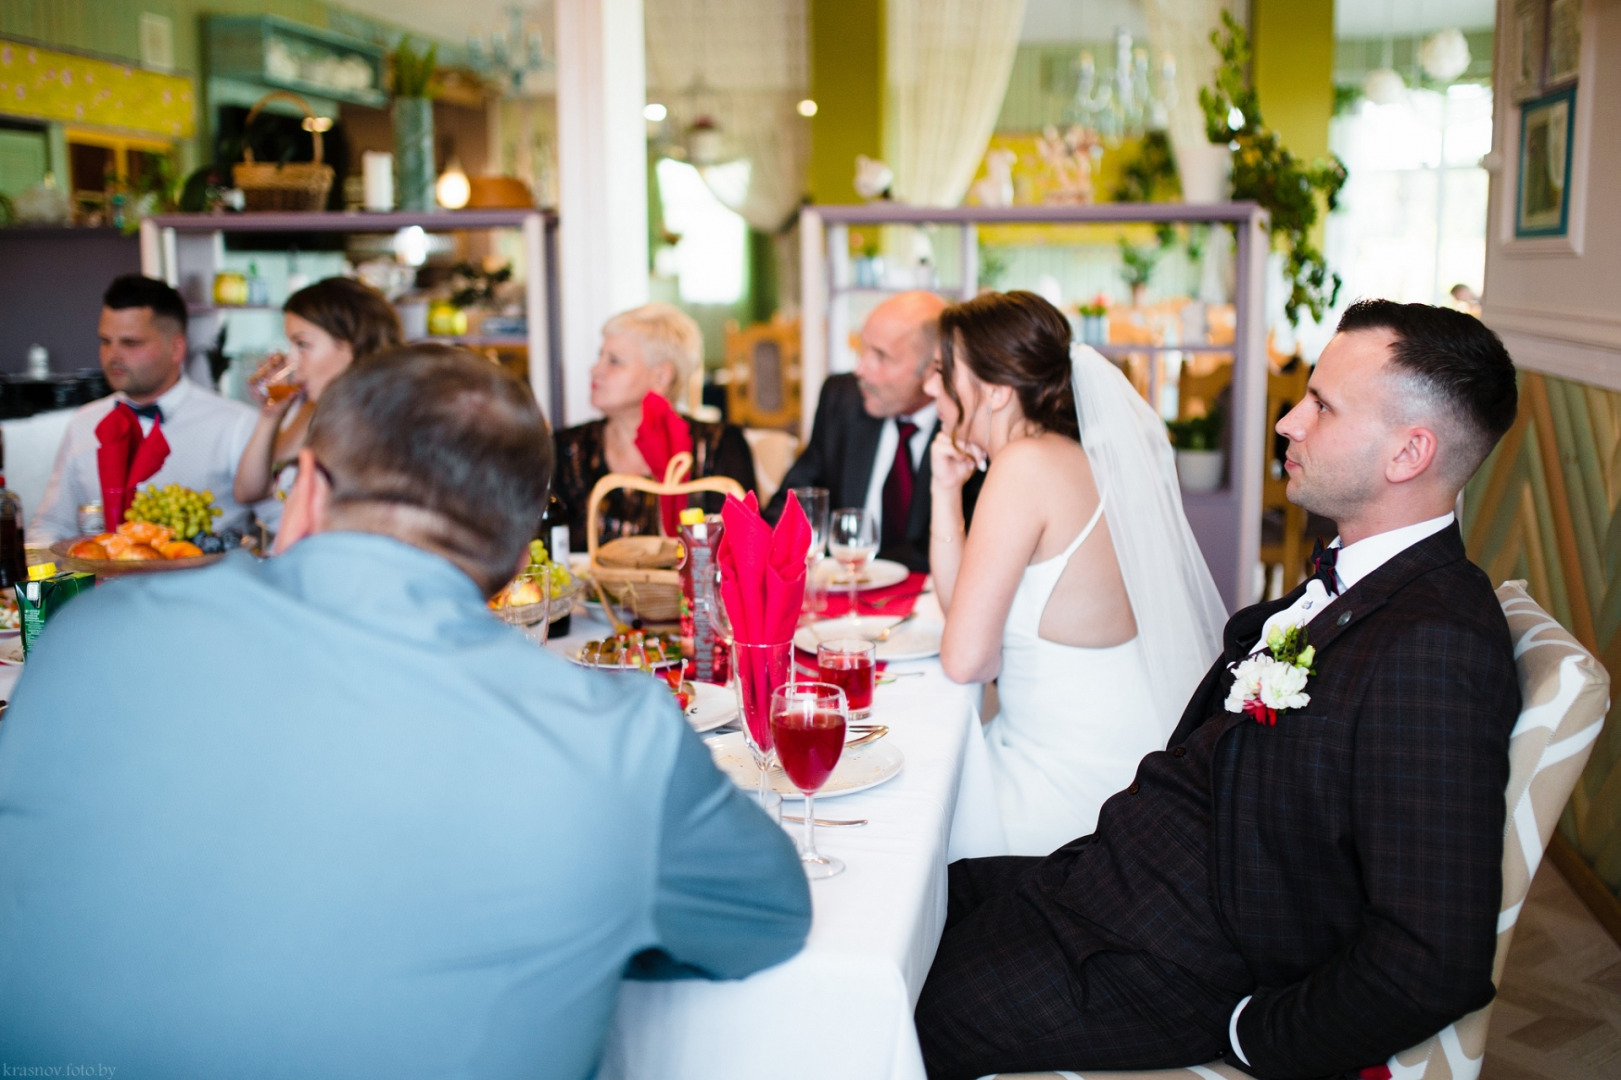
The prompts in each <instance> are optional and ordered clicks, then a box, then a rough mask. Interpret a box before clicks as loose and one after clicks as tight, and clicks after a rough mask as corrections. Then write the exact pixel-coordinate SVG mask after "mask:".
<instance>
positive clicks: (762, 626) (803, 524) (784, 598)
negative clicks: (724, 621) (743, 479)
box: [716, 491, 811, 645]
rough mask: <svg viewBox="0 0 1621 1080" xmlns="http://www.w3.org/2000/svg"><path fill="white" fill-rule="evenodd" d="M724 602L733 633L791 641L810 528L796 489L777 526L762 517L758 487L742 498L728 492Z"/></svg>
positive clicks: (758, 640)
mask: <svg viewBox="0 0 1621 1080" xmlns="http://www.w3.org/2000/svg"><path fill="white" fill-rule="evenodd" d="M721 519H722V520H723V521H724V522H725V523H726V531H725V532H724V533H722V534H721V540H720V550H719V551H718V552H717V553H716V561H717V562H719V563H720V590H721V602H722V603H724V604H725V605H726V614H727V616H728V617H729V618H730V619H731V621H732V636H733V638H734V639H735V640H736V641H737V642H738V643H739V644H743V645H779V644H782V643H784V642H787V641H792V640H793V637H794V628H795V626H796V625H797V624H798V622H799V608H800V605H801V604H803V603H804V600H805V553H806V552H807V551H809V550H810V539H811V528H810V522H809V521H808V520H806V518H805V511H804V510H802V509H800V506H799V500H798V499H796V498H795V497H794V493H793V492H791V491H790V492H789V493H788V504H787V506H785V507H784V508H783V511H782V517H781V518H779V519H778V520H777V527H776V529H774V530H773V529H772V528H771V526H769V525H767V524H766V523H765V519H764V518H762V517H761V516H760V504H759V503H758V502H757V501H756V500H755V498H754V492H752V491H751V492H749V493H748V495H747V496H746V497H745V498H744V499H743V500H741V501H739V500H738V499H736V498H735V497H733V496H731V495H728V496H726V505H725V506H724V507H723V508H722V509H721Z"/></svg>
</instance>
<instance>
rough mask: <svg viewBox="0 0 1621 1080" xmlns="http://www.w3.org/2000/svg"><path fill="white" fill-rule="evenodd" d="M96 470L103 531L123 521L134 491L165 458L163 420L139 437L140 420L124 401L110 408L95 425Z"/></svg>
mask: <svg viewBox="0 0 1621 1080" xmlns="http://www.w3.org/2000/svg"><path fill="white" fill-rule="evenodd" d="M96 439H97V441H98V442H99V443H100V445H99V446H97V447H96V471H97V473H98V474H99V476H100V479H101V507H102V512H103V514H104V516H105V519H106V522H107V526H106V527H107V531H108V532H111V531H112V530H113V529H116V528H117V527H118V526H119V524H120V523H122V522H123V520H124V511H125V510H127V509H129V504H130V502H131V501H132V500H133V499H134V497H135V488H136V485H138V484H139V483H140V482H141V481H142V480H147V479H150V478H151V477H152V476H153V475H154V474H155V473H156V472H157V471H158V470H159V469H161V468H162V467H163V462H164V461H165V459H167V458H168V456H169V440H168V439H165V438H164V437H163V421H161V420H155V421H153V423H152V430H151V431H150V432H148V433H147V434H145V435H142V434H141V420H140V417H138V416H136V415H135V410H134V409H132V408H130V407H129V405H127V404H126V403H124V402H122V401H121V402H119V403H118V404H117V405H114V406H113V411H112V412H110V413H108V414H107V415H106V416H105V417H104V418H103V419H102V421H101V423H99V424H97V425H96Z"/></svg>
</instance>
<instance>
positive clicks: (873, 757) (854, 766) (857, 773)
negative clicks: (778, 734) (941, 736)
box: [705, 731, 906, 799]
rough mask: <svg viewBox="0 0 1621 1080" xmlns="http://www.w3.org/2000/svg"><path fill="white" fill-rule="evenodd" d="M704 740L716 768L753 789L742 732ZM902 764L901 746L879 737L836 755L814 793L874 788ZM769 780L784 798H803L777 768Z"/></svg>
mask: <svg viewBox="0 0 1621 1080" xmlns="http://www.w3.org/2000/svg"><path fill="white" fill-rule="evenodd" d="M705 741H706V742H707V743H708V744H709V752H710V754H711V755H713V756H714V759H715V767H716V768H718V769H719V770H720V771H721V772H723V773H725V774H726V775H727V776H730V777H731V778H732V783H734V784H736V785H737V786H738V787H740V788H742V789H743V790H744V791H753V790H755V788H757V787H758V786H759V783H760V771H759V770H758V769H756V768H755V767H754V757H753V755H751V754H750V753H749V748H748V745H747V744H746V743H745V742H744V741H743V733H742V732H741V731H734V732H732V733H730V734H728V735H721V736H718V737H716V738H713V739H706V740H705ZM905 764H906V755H904V754H902V753H901V748H900V747H899V746H896V745H895V740H894V739H879V740H878V741H877V742H873V743H868V744H867V745H866V746H858V747H856V748H855V749H854V750H847V751H845V752H844V754H843V755H842V756H841V757H840V758H839V763H838V764H837V765H835V766H834V767H833V775H832V776H830V777H828V778H827V783H826V784H823V785H822V790H821V791H818V792H817V793H816V797H817V798H818V799H831V798H837V797H838V796H840V795H854V794H855V793H856V792H858V791H866V790H867V789H868V788H873V787H877V786H878V785H879V784H882V783H883V782H884V781H886V780H892V779H894V778H895V777H896V776H897V775H899V774H900V771H901V767H902V766H903V765H905ZM770 779H771V790H773V791H775V792H776V793H777V794H779V795H781V796H782V797H783V798H784V799H803V798H804V797H805V796H803V795H801V794H800V793H799V789H798V788H796V787H794V785H793V782H792V781H790V780H789V779H788V775H787V774H786V773H784V772H783V771H782V770H781V769H780V768H773V769H772V770H771V778H770Z"/></svg>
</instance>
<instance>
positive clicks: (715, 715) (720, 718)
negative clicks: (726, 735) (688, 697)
mask: <svg viewBox="0 0 1621 1080" xmlns="http://www.w3.org/2000/svg"><path fill="white" fill-rule="evenodd" d="M691 685H692V687H693V689H694V690H695V691H696V693H695V694H694V695H693V699H692V704H691V705H688V706H687V723H689V724H691V725H692V730H694V731H696V732H699V733H700V734H701V733H703V732H705V731H714V730H715V729H716V728H718V727H723V726H725V725H726V724H728V723H730V722H731V721H733V720H735V719H736V718H737V693H736V692H735V691H734V690H732V688H731V687H729V686H716V685H715V684H714V683H706V682H695V683H693V684H691Z"/></svg>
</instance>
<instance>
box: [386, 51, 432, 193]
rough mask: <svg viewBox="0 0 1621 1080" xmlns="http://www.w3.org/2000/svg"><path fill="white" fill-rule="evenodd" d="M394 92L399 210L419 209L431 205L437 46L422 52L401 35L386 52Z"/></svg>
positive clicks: (395, 167) (395, 162) (395, 168)
mask: <svg viewBox="0 0 1621 1080" xmlns="http://www.w3.org/2000/svg"><path fill="white" fill-rule="evenodd" d="M388 59H389V65H390V68H391V69H392V72H393V81H392V88H393V93H394V105H393V120H394V171H395V173H396V187H397V189H398V191H399V206H400V209H401V210H409V211H415V212H417V213H422V212H424V211H429V210H432V209H434V192H433V185H434V180H435V177H434V170H433V91H434V82H433V76H434V71H435V70H436V68H437V66H438V62H439V46H437V45H430V46H428V47H427V48H426V49H425V50H423V51H422V52H417V51H416V50H415V49H413V48H412V47H411V39H410V37H409V36H407V37H402V38H401V39H400V43H399V45H398V46H396V47H395V49H394V51H393V52H391V53H389V56H388Z"/></svg>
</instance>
